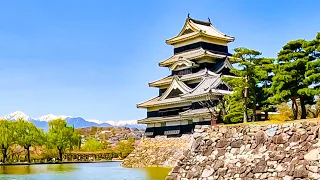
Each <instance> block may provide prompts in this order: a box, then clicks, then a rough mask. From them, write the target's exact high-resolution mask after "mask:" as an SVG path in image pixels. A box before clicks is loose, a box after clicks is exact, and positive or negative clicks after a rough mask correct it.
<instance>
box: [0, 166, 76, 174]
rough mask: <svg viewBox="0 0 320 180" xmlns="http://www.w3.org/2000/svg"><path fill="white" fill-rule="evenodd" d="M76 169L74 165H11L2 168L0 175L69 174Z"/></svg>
mask: <svg viewBox="0 0 320 180" xmlns="http://www.w3.org/2000/svg"><path fill="white" fill-rule="evenodd" d="M76 169H77V168H76V166H75V165H73V164H43V165H9V166H0V174H19V175H24V174H38V173H47V172H55V173H67V172H72V171H75V170H76Z"/></svg>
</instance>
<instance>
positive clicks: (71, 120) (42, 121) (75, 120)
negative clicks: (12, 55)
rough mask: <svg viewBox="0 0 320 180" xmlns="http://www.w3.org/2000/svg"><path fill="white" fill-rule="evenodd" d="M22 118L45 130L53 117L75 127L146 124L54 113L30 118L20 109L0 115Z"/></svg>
mask: <svg viewBox="0 0 320 180" xmlns="http://www.w3.org/2000/svg"><path fill="white" fill-rule="evenodd" d="M20 118H22V119H24V120H27V121H30V122H32V123H34V124H35V125H36V126H37V127H38V128H42V129H44V130H45V131H46V130H47V129H48V122H49V121H51V120H54V119H58V118H62V119H64V120H66V122H67V124H68V125H69V126H74V127H75V128H83V127H92V126H96V127H110V126H116V127H128V128H138V129H145V128H146V126H145V125H143V124H137V121H135V120H130V121H100V120H86V119H83V118H82V117H71V116H65V115H54V114H47V115H44V116H41V117H39V118H31V117H30V116H27V115H26V114H25V113H23V112H21V111H16V112H13V113H11V114H8V115H5V116H2V117H0V119H8V120H18V119H20Z"/></svg>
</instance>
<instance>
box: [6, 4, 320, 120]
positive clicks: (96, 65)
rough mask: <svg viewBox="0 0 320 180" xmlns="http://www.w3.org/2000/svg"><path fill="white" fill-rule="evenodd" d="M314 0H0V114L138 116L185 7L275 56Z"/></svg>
mask: <svg viewBox="0 0 320 180" xmlns="http://www.w3.org/2000/svg"><path fill="white" fill-rule="evenodd" d="M319 5H320V2H318V1H317V0H314V1H312V0H307V1H290V0H283V1H264V2H262V1H248V0H247V1H246V0H244V1H237V0H228V1H218V0H207V1H205V0H204V1H201V0H198V1H191V0H190V1H188V0H175V1H172V0H161V1H138V0H136V1H129V0H127V1H123V0H117V1H102V0H101V1H99V0H95V1H80V0H77V1H75V0H74V1H71V0H69V1H62V0H56V1H50V2H49V1H40V0H39V1H35V0H29V1H2V2H1V5H0V92H1V93H0V101H1V104H2V106H1V109H0V115H4V114H8V113H11V112H13V111H16V110H20V111H23V112H25V113H26V114H28V115H29V116H31V117H38V116H41V115H44V114H48V113H53V114H56V115H70V116H81V117H84V118H88V119H98V120H103V121H104V120H133V119H140V118H144V117H145V115H146V111H145V110H143V109H137V108H136V104H137V103H139V102H142V101H144V100H147V99H149V98H151V97H154V96H156V95H157V93H158V90H157V89H156V88H150V87H148V82H150V81H153V80H157V79H159V78H161V77H164V76H166V75H168V74H169V70H168V69H166V68H161V67H158V62H159V61H162V60H164V59H165V58H168V57H169V56H171V55H172V54H173V48H172V47H170V46H168V45H166V44H165V40H166V39H168V38H171V37H173V36H175V35H176V34H177V33H179V31H180V29H181V28H182V26H183V24H184V21H185V18H186V16H187V14H188V13H190V16H191V17H192V18H195V19H200V20H207V18H208V17H210V19H211V22H212V23H213V25H214V26H215V27H216V28H217V29H219V30H220V31H222V32H224V33H226V34H228V35H232V36H234V37H235V38H236V39H235V42H233V43H231V44H230V45H229V49H230V50H231V49H233V48H235V47H240V46H242V47H248V48H252V49H256V50H260V51H262V52H263V55H264V56H269V57H275V56H276V54H277V52H278V51H279V50H280V49H281V47H282V46H283V45H284V44H285V43H286V42H288V41H289V40H293V39H297V38H304V39H312V38H313V37H314V36H315V35H316V32H318V31H320V18H319V12H318V11H319V10H318V7H319Z"/></svg>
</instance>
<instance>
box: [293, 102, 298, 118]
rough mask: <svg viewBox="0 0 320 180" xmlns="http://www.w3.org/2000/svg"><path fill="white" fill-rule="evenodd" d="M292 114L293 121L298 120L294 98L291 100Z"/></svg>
mask: <svg viewBox="0 0 320 180" xmlns="http://www.w3.org/2000/svg"><path fill="white" fill-rule="evenodd" d="M292 112H293V120H296V119H298V105H297V100H296V98H293V99H292Z"/></svg>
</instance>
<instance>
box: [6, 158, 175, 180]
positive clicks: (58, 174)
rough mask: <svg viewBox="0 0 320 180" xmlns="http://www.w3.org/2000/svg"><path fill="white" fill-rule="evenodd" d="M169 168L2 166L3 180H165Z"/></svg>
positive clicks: (107, 164) (106, 165) (96, 164)
mask: <svg viewBox="0 0 320 180" xmlns="http://www.w3.org/2000/svg"><path fill="white" fill-rule="evenodd" d="M169 171H170V169H169V168H141V169H134V168H123V167H121V166H120V162H104V163H75V164H41V165H9V166H0V179H2V180H11V179H15V180H22V179H23V180H47V179H48V180H49V179H50V180H51V179H59V180H68V179H75V180H81V179H86V180H91V179H107V180H164V179H165V177H166V176H167V174H168V172H169Z"/></svg>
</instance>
